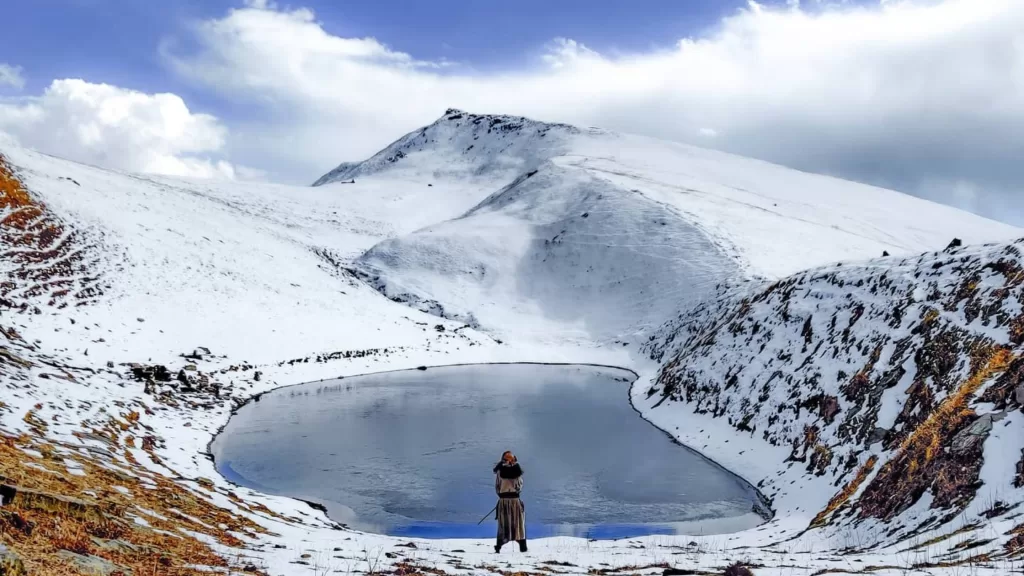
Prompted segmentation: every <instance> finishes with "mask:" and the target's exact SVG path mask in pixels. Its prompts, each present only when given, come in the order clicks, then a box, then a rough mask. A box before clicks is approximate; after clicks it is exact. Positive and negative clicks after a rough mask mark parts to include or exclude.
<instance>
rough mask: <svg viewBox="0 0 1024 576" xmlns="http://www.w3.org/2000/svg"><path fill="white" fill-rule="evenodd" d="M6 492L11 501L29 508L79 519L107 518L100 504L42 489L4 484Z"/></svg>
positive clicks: (100, 519) (96, 519)
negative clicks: (9, 495)
mask: <svg viewBox="0 0 1024 576" xmlns="http://www.w3.org/2000/svg"><path fill="white" fill-rule="evenodd" d="M3 489H4V491H5V493H8V494H11V498H10V500H8V502H9V503H16V504H17V505H18V506H19V507H21V508H23V509H27V510H39V511H42V512H48V513H55V512H57V513H60V514H64V515H67V516H71V517H72V518H77V519H79V520H85V521H89V522H102V521H103V520H104V519H105V518H106V514H104V512H103V510H102V509H101V508H100V505H99V504H95V503H92V502H87V501H85V500H80V499H78V498H71V497H68V496H60V495H58V494H50V493H48V492H43V491H40V490H29V489H26V488H21V487H18V486H13V485H5V486H3Z"/></svg>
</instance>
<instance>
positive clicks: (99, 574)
mask: <svg viewBox="0 0 1024 576" xmlns="http://www.w3.org/2000/svg"><path fill="white" fill-rule="evenodd" d="M57 556H59V557H60V558H61V560H64V561H65V562H67V563H68V564H70V565H72V566H74V567H75V569H77V570H78V571H79V572H81V573H82V574H91V575H94V576H111V575H112V574H115V573H120V574H124V575H125V576H131V573H132V571H131V568H125V567H124V566H118V565H117V564H114V563H113V562H110V561H109V560H105V559H103V558H100V557H99V556H93V555H92V554H76V553H74V552H70V551H68V550H61V551H60V552H57Z"/></svg>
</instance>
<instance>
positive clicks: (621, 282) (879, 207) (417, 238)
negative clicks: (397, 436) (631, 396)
mask: <svg viewBox="0 0 1024 576" xmlns="http://www.w3.org/2000/svg"><path fill="white" fill-rule="evenodd" d="M384 178H403V179H408V180H417V179H418V180H420V181H423V182H428V183H432V184H433V183H436V185H437V186H438V189H437V191H436V192H435V193H434V195H433V198H434V199H435V200H436V201H437V202H438V203H441V204H447V205H454V204H458V203H462V202H466V201H468V200H470V199H471V198H472V196H473V194H472V193H468V192H467V193H466V194H464V195H461V196H459V198H458V202H452V201H451V200H450V198H451V195H449V194H448V193H445V192H443V191H442V190H443V189H444V188H448V187H450V186H451V184H450V183H451V182H459V183H461V184H462V185H466V186H475V187H476V188H477V192H476V197H477V202H479V203H477V204H475V206H472V207H470V206H466V211H465V213H463V214H460V215H458V216H457V217H454V218H452V219H450V220H448V221H445V222H442V223H438V224H434V225H431V226H428V227H425V228H424V229H421V230H418V231H416V232H415V233H413V234H409V235H406V236H402V237H400V238H397V239H389V240H388V241H386V242H384V243H382V244H381V245H378V246H376V247H375V248H374V249H372V250H370V251H369V252H368V253H367V254H366V255H365V256H363V257H362V258H360V259H359V260H357V262H356V263H355V266H354V269H355V271H357V272H358V273H359V274H360V275H361V276H363V277H364V278H366V279H369V280H370V281H371V282H372V283H373V284H374V285H376V286H377V287H378V288H379V289H381V290H382V291H383V292H384V293H386V294H388V295H389V296H391V297H393V298H398V299H402V300H405V301H409V302H412V303H414V304H415V305H416V306H418V307H419V308H420V309H421V310H425V311H431V312H433V313H437V314H441V315H444V316H446V317H450V318H459V319H463V320H466V321H470V322H473V323H476V324H475V325H479V326H481V327H483V328H485V329H487V330H490V331H495V332H498V333H501V334H507V333H509V332H510V331H514V330H515V329H518V328H521V327H523V326H525V325H530V326H531V327H532V328H533V329H535V330H540V331H542V332H544V333H551V332H552V331H559V330H562V333H561V334H558V337H578V338H588V339H592V340H600V341H609V340H614V339H617V338H625V337H628V336H629V335H630V334H637V333H640V332H643V331H645V330H649V329H650V328H652V327H653V326H654V325H657V324H658V323H660V322H661V321H662V319H663V318H664V317H666V315H671V314H672V313H674V312H675V311H678V310H680V309H682V308H684V307H686V306H688V305H691V304H694V303H696V302H699V301H700V300H701V299H702V298H704V297H706V296H708V295H709V294H711V291H712V290H713V288H714V286H715V285H716V284H719V283H725V282H733V281H736V280H738V279H741V278H758V277H767V278H777V277H781V276H783V275H786V274H791V273H793V272H796V271H798V270H802V269H805V268H808V267H811V266H817V265H822V264H825V263H829V262H835V261H840V260H847V259H859V258H867V257H872V256H877V255H880V254H882V253H883V251H888V252H889V253H891V254H894V255H900V254H912V253H915V252H920V251H924V250H929V249H937V248H941V247H942V246H944V245H945V244H946V243H948V242H949V241H950V239H951V238H952V237H953V236H954V235H955V236H957V237H960V238H962V239H964V240H965V241H967V242H979V241H985V240H998V239H1009V238H1012V237H1014V236H1015V235H1017V234H1019V232H1020V231H1019V230H1017V229H1015V228H1013V227H1010V226H1006V225H1003V224H999V223H996V222H992V221H990V220H986V219H983V218H980V217H977V216H974V215H970V214H967V213H964V212H962V211H959V210H956V209H953V208H950V207H947V206H942V205H938V204H934V203H931V202H927V201H924V200H920V199H917V198H913V197H910V196H906V195H903V194H899V193H896V192H892V191H888V190H883V189H880V188H874V187H870V186H864V185H859V184H854V183H851V182H845V181H841V180H836V179H833V178H828V177H824V176H818V175H812V174H806V173H802V172H798V171H794V170H790V169H786V168H783V167H780V166H775V165H771V164H767V163H764V162H759V161H754V160H750V159H745V158H740V157H736V156H731V155H728V154H724V153H720V152H714V151H709V150H703V149H699V148H694V147H690V146H684V145H680V144H674V143H667V142H661V141H657V140H651V139H647V138H641V137H637V136H626V135H619V134H615V133H611V132H606V131H602V130H597V129H589V130H580V129H576V128H573V127H569V126H565V125H550V124H544V123H541V122H536V121H533V120H529V119H525V118H519V117H510V116H488V115H476V114H469V113H466V112H462V111H458V110H449V111H448V112H447V113H446V114H445V116H443V117H442V118H441V119H439V120H438V121H437V122H435V123H434V124H432V125H430V126H427V127H424V128H422V129H420V130H418V131H415V132H412V133H410V134H408V135H406V136H405V137H403V138H401V139H399V140H398V141H396V142H395V143H394V144H392V145H391V146H389V147H388V148H386V149H385V150H383V151H382V152H380V153H379V154H377V155H375V156H374V157H372V158H370V159H369V160H367V161H366V162H363V163H355V164H353V163H347V164H343V165H341V166H339V167H338V169H336V170H335V171H332V172H331V173H329V174H327V175H325V176H324V177H323V178H321V179H320V180H319V181H318V184H320V185H321V186H324V185H327V187H338V188H339V189H340V187H342V186H351V184H345V185H342V184H336V183H335V184H332V183H333V182H339V181H348V180H351V179H354V180H356V184H359V183H373V182H376V181H378V180H380V179H384ZM432 189H433V188H432ZM527 318H529V319H530V320H526V319H527ZM538 321H540V323H538Z"/></svg>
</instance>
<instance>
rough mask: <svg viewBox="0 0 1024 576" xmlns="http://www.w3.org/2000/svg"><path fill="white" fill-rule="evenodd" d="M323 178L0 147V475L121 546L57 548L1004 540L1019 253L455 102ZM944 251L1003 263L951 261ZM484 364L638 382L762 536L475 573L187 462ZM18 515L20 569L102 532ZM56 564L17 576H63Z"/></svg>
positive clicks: (142, 559) (914, 204)
mask: <svg viewBox="0 0 1024 576" xmlns="http://www.w3.org/2000/svg"><path fill="white" fill-rule="evenodd" d="M317 184H318V185H317V186H313V187H289V186H277V185H271V184H253V183H231V182H210V181H188V180H182V179H174V178H160V177H151V176H138V175H132V174H122V173H117V172H111V171H106V170H102V169H99V168H95V167H91V166H84V165H81V164H76V163H73V162H68V161H65V160H61V159H58V158H54V157H51V156H47V155H45V154H40V153H38V152H34V151H31V150H25V149H22V148H19V147H17V146H14V145H11V144H6V143H4V144H0V240H2V244H0V394H2V396H0V477H2V478H0V482H7V481H8V480H7V479H10V478H16V479H18V482H20V483H21V484H23V486H21V487H22V488H25V487H26V486H25V485H27V486H28V487H29V489H30V490H36V491H37V492H39V493H44V495H46V494H48V495H49V496H47V497H50V496H53V495H56V496H60V497H61V498H73V499H75V506H76V507H79V508H80V509H84V510H94V509H98V507H99V506H100V504H99V503H101V502H102V503H103V506H102V509H103V512H102V513H103V514H104V515H107V516H104V518H107V517H108V516H109V517H113V518H112V524H110V525H116V526H117V527H118V532H117V533H116V538H117V539H119V540H121V541H124V542H129V543H134V544H133V545H136V546H137V547H136V548H134V549H130V548H128V547H122V548H121V549H120V550H119V551H117V552H115V553H112V552H111V551H110V549H109V548H105V547H104V546H110V545H111V544H110V541H109V540H110V538H111V537H114V533H106V532H104V533H103V534H105V535H101V536H97V538H99V540H91V539H89V538H85V537H84V536H83V537H82V538H81V539H80V540H76V541H75V543H74V548H75V550H76V551H77V552H75V554H79V555H81V554H84V553H86V552H87V553H89V554H93V555H95V556H102V557H104V558H108V559H110V560H111V561H113V562H120V563H124V564H126V565H131V566H136V567H137V568H145V569H149V568H151V567H152V554H150V552H149V551H150V550H151V549H152V548H149V547H152V546H156V547H158V548H162V547H167V548H166V549H167V550H176V551H180V550H187V551H188V554H189V555H190V556H189V557H187V558H186V557H184V556H181V557H179V556H176V555H175V554H177V552H175V553H173V554H171V555H170V556H167V557H161V559H160V560H161V562H164V561H166V562H169V563H170V564H167V565H172V566H174V567H177V568H181V570H182V572H181V573H188V572H187V570H191V568H186V567H191V566H195V565H202V566H207V567H213V568H215V569H221V570H222V568H224V567H225V566H227V565H228V564H233V563H236V562H237V565H236V566H235V567H236V568H238V569H248V567H249V566H250V565H252V566H255V567H256V568H257V569H262V568H265V569H266V570H265V571H266V572H268V573H271V574H306V573H309V571H310V565H311V563H310V555H311V552H310V551H311V550H312V551H313V552H315V553H317V554H319V551H324V552H325V553H326V555H327V557H328V558H338V557H341V558H345V559H346V561H349V562H351V564H350V565H349V566H348V569H349V570H350V571H363V572H382V571H384V570H393V571H401V572H402V573H415V572H417V571H420V572H421V571H423V569H422V566H420V564H423V565H424V566H427V568H429V571H431V573H437V571H438V570H441V571H443V572H445V573H452V574H456V573H458V574H462V573H467V572H475V573H476V572H488V573H497V572H504V573H511V572H516V571H523V572H527V571H530V572H540V571H551V570H555V568H557V570H556V571H559V572H562V573H587V572H592V573H598V572H600V573H612V572H615V570H614V569H612V568H610V566H614V567H620V568H623V569H626V568H628V570H629V571H630V572H637V573H647V574H653V573H660V572H661V571H662V570H663V569H664V568H665V566H683V565H685V566H684V567H685V568H687V569H692V570H694V571H696V572H697V573H712V571H713V570H717V571H720V569H721V566H723V565H724V564H726V563H727V562H731V561H733V560H736V559H750V560H753V561H754V562H756V563H758V564H762V565H764V566H765V568H760V569H758V575H759V576H763V575H764V574H768V575H769V576H775V575H778V576H781V575H783V574H787V575H788V574H804V573H812V572H815V571H817V572H818V573H824V572H839V571H841V570H843V569H847V568H850V566H857V565H856V564H851V562H860V563H862V564H861V565H863V566H892V565H896V564H900V561H899V558H900V556H899V554H901V553H904V552H906V550H907V549H909V545H908V544H907V543H906V542H903V543H900V542H899V540H900V538H902V537H903V536H905V535H907V534H909V533H919V534H921V538H922V540H921V541H920V542H919V543H917V544H920V546H917V544H915V546H917V548H916V550H922V549H923V550H933V551H935V553H936V554H953V555H954V556H949V557H948V558H949V559H956V558H957V556H955V555H959V556H958V558H959V559H961V560H962V559H964V558H966V557H967V556H971V555H974V554H976V553H979V551H984V552H985V553H987V554H996V553H997V552H998V553H1009V554H1020V551H1021V548H1022V547H1024V545H1022V544H1021V539H1022V538H1024V536H1021V534H1022V533H1024V527H1022V526H1021V525H1020V519H1019V518H1014V517H1013V516H1014V514H1019V513H1020V512H1019V510H1020V509H1019V507H1018V506H1019V505H1020V504H1021V503H1022V502H1024V495H1022V494H1021V492H1020V490H1021V488H1020V486H1019V483H1020V482H1021V480H1020V470H1019V466H1021V464H1018V462H1019V461H1020V454H1021V449H1022V448H1024V445H1022V444H1024V442H1021V436H1020V429H1021V427H1020V424H1021V422H1020V419H1021V413H1020V404H1021V400H1022V399H1021V397H1020V396H1019V395H1018V394H1019V393H1018V390H1019V384H1020V370H1019V363H1020V359H1019V355H1020V353H1021V350H1020V348H1021V340H1020V333H1021V326H1022V320H1021V305H1022V302H1021V294H1022V293H1024V290H1022V289H1021V272H1020V266H1021V264H1022V263H1021V259H1020V253H1021V252H1020V251H1021V246H1020V242H1019V241H1018V242H1016V243H1014V239H1016V238H1020V237H1024V231H1021V230H1019V229H1016V228H1013V227H1010V226H1006V225H1002V224H999V223H996V222H992V221H989V220H985V219H982V218H979V217H977V216H974V215H971V214H967V213H964V212H961V211H958V210H955V209H953V208H949V207H945V206H940V205H936V204H933V203H930V202H926V201H923V200H919V199H916V198H912V197H909V196H905V195H902V194H899V193H896V192H892V191H888V190H882V189H879V188H873V187H869V186H863V185H859V184H854V183H850V182H844V181H840V180H836V179H833V178H828V177H823V176H817V175H812V174H806V173H801V172H796V171H793V170H789V169H786V168H783V167H779V166H774V165H771V164H766V163H763V162H758V161H754V160H749V159H744V158H739V157H735V156H730V155H727V154H723V153H719V152H713V151H708V150H702V149H698V148H693V147H689V146H684V145H680V144H672V143H666V142H659V141H655V140H651V139H646V138H640V137H636V136H626V135H620V134H614V133H610V132H606V131H601V130H596V129H578V128H574V127H570V126H564V125H553V124H545V123H541V122H535V121H531V120H527V119H523V118H515V117H508V116H481V115H474V114H469V113H465V112H460V111H454V110H453V111H449V112H448V113H446V114H445V115H444V116H443V117H442V118H441V119H439V120H438V121H437V122H435V123H434V124H432V125H431V126H428V127H425V128H423V129H421V130H417V131H416V132H413V133H411V134H409V135H407V136H405V137H404V138H402V139H400V140H398V141H397V142H395V144H393V145H392V146H390V147H388V148H387V149H385V150H384V151H382V152H381V153H379V154H377V155H375V156H374V157H372V158H371V159H369V160H367V161H365V162H358V163H346V164H343V165H341V166H339V167H338V168H337V169H336V170H334V171H332V172H331V173H330V174H328V175H325V176H324V177H323V178H321V179H320V180H319V181H318V182H317ZM953 237H957V238H959V239H962V240H963V241H964V242H965V243H969V244H980V243H983V242H1001V243H996V244H988V245H983V246H973V247H964V248H950V249H949V250H943V249H944V247H946V246H947V245H948V244H949V243H950V240H951V239H952V238H953ZM883 252H888V253H889V254H890V256H886V257H884V258H882V257H880V256H881V255H882V253H883ZM840 262H841V264H840ZM407 304H412V305H413V306H412V307H410V306H408V305H407ZM415 308H420V310H417V309H415ZM439 316H442V317H443V318H439ZM478 328H479V329H478ZM624 343H625V344H630V345H628V346H623V345H622V344H624ZM636 344H643V346H638V345H636ZM489 361H538V362H593V363H601V364H613V365H620V366H624V367H630V368H632V369H634V370H636V371H637V372H638V373H639V374H640V378H639V379H638V381H637V384H636V385H635V386H634V389H633V402H634V405H635V406H636V407H637V408H638V409H639V410H640V411H641V413H642V414H643V415H644V417H646V418H648V419H650V420H651V421H653V422H654V423H656V424H657V425H658V426H660V427H661V428H663V429H664V430H665V431H667V432H669V433H670V434H672V435H673V436H675V437H677V438H679V439H680V440H682V441H684V442H686V443H688V444H689V445H691V446H693V447H694V448H696V449H698V450H702V451H704V452H705V453H706V454H707V455H708V456H710V457H711V458H713V459H715V460H716V461H718V462H720V463H722V464H724V465H726V466H727V467H728V468H730V469H731V470H733V471H735V472H737V473H738V474H740V475H742V476H743V477H745V478H747V479H748V480H750V481H752V482H753V483H755V484H759V485H760V487H761V488H762V490H763V491H764V492H765V493H766V494H768V495H770V496H771V497H773V498H774V508H775V510H776V512H777V514H776V517H775V519H774V520H772V522H770V523H768V524H766V525H765V526H762V527H760V528H759V529H758V530H754V531H748V532H744V533H740V534H736V535H730V536H727V537H723V539H718V538H714V537H690V536H686V537H682V536H680V537H657V538H652V539H644V540H642V541H631V542H609V543H585V542H583V543H581V542H579V541H575V540H568V539H555V540H552V541H549V542H540V543H537V544H536V545H534V546H531V554H532V556H530V557H528V558H524V559H523V560H522V561H521V562H518V563H515V564H510V565H508V566H505V565H502V566H500V567H499V566H495V565H494V564H493V562H492V560H493V556H492V555H490V554H489V553H488V551H490V550H491V543H489V542H475V541H474V542H462V541H453V542H434V543H423V542H420V543H419V549H418V550H417V551H416V554H418V556H410V555H409V553H410V550H412V549H411V548H409V547H403V546H399V544H400V543H401V541H399V540H396V539H393V538H387V537H382V536H374V535H367V534H359V533H352V532H347V533H344V535H343V537H339V533H338V532H337V531H335V530H333V529H332V527H331V525H330V523H329V522H327V521H326V520H325V518H324V517H323V516H321V515H319V514H318V513H315V512H313V511H311V510H310V509H309V508H308V507H307V506H306V505H305V504H301V503H295V502H294V501H291V500H289V499H286V498H281V497H275V496H269V495H265V494H259V493H257V492H255V491H252V490H248V489H244V488H239V487H237V486H232V485H230V484H229V483H228V482H227V481H226V480H224V479H223V478H220V477H219V476H218V475H217V473H216V471H215V469H214V467H213V465H212V463H211V462H210V461H209V460H208V459H207V458H206V457H205V451H206V446H207V444H208V442H209V441H210V439H211V437H212V435H213V434H215V433H216V431H217V429H218V428H219V427H220V426H221V425H223V424H224V423H225V422H226V420H227V418H228V417H229V415H230V412H231V409H232V408H233V407H234V406H235V405H236V404H237V403H238V402H240V401H242V399H244V398H249V397H252V396H254V395H257V397H258V394H259V393H261V392H264V391H267V390H270V389H273V388H276V387H278V386H281V385H284V384H293V383H299V382H308V381H313V380H317V379H323V378H333V377H336V376H338V375H350V374H359V373H366V372H373V371H379V370H387V369H402V368H413V367H417V366H425V365H439V364H452V363H460V362H466V363H472V362H489ZM979 453H980V454H981V455H982V456H983V460H979V459H978V455H979ZM979 462H980V464H979ZM172 479H173V480H172ZM154 487H159V490H155V489H154ZM50 493H53V494H50ZM55 501H58V502H65V503H66V501H64V500H60V499H59V498H58V499H56V500H55ZM996 503H1001V504H1000V505H998V506H997V505H996ZM990 504H991V505H990ZM1004 505H1005V506H1004ZM14 506H15V511H16V512H17V513H18V514H22V515H25V516H27V517H28V518H29V519H30V520H31V519H32V518H35V519H36V520H40V522H39V523H38V524H37V526H36V528H35V532H33V533H32V535H31V536H29V535H24V534H22V532H23V531H24V530H23V527H24V526H26V525H25V524H19V525H20V526H22V528H18V527H17V526H15V525H14V524H10V522H13V521H12V520H11V518H13V516H11V515H10V514H8V510H9V508H7V507H5V508H4V514H2V515H0V524H2V525H0V528H2V529H0V537H3V538H4V540H3V542H4V543H5V544H6V545H7V546H9V547H10V548H12V549H13V550H14V551H15V552H16V553H21V554H23V555H24V553H25V551H26V550H28V551H32V552H38V551H40V550H44V549H45V546H46V545H47V544H45V543H46V542H48V541H47V540H45V539H46V538H48V537H49V536H50V535H52V534H56V536H55V537H54V541H55V542H59V543H65V545H67V544H66V538H67V534H68V533H69V531H68V529H67V528H66V527H67V526H68V525H69V524H68V522H72V525H73V527H76V528H75V529H76V530H77V529H78V528H81V530H83V532H81V533H79V536H81V535H82V534H87V535H89V536H92V535H94V534H93V533H92V532H89V530H93V528H95V526H93V525H91V524H88V523H84V524H74V523H73V522H77V520H75V519H67V518H65V519H64V520H63V521H62V522H64V523H63V524H61V523H54V522H51V521H49V520H47V519H46V518H47V517H46V516H44V515H42V513H40V512H39V510H38V509H32V508H30V507H28V505H24V506H22V505H21V504H18V503H17V502H15V504H14ZM19 506H22V507H20V508H19ZM62 506H63V505H62ZM957 512H960V513H961V514H962V517H963V518H965V519H967V520H965V522H969V523H971V525H972V526H973V528H972V530H973V531H964V530H961V526H959V525H956V524H957V521H948V520H949V518H950V517H951V516H952V515H953V514H955V513H957ZM33 514H35V515H36V516H33ZM90 514H91V512H90ZM19 518H20V516H19ZM855 520H860V521H861V523H860V524H856V523H855ZM944 520H945V521H946V522H945V523H943V521H944ZM5 522H6V523H7V524H4V523H5ZM811 525H813V526H815V527H820V528H816V529H813V530H809V531H807V529H808V527H809V526H811ZM103 526H104V527H108V525H107V524H104V525H103ZM224 526H227V527H228V528H223V527H224ZM17 530H21V531H22V532H18V531H17ZM863 530H866V531H868V533H867V534H866V535H864V534H862V533H861V531H863ZM805 531H806V532H805ZM801 533H803V534H802V535H801ZM965 534H968V536H964V535H965ZM794 538H795V540H794ZM963 538H969V540H964V539H963ZM691 542H693V543H696V544H695V545H694V544H691ZM793 542H797V543H798V544H792V543H793ZM844 542H847V544H844ZM182 543H184V544H182ZM876 544H877V546H876ZM793 546H799V549H795V548H793ZM2 548H3V547H0V560H2V559H3V558H4V554H6V552H5V551H4V550H3V549H2ZM841 548H852V549H856V550H855V551H848V552H849V554H847V555H840V554H838V553H837V551H838V550H839V549H841ZM132 550H134V551H132ZM368 550H380V551H381V554H377V557H376V559H373V558H371V556H370V553H369V552H368ZM709 550H712V551H709ZM52 552H54V554H53V557H52V558H51V557H50V556H46V557H45V558H44V557H40V558H30V559H29V560H30V561H31V562H29V563H30V564H31V565H30V568H32V569H34V570H35V571H36V573H59V572H57V566H59V562H60V561H61V558H64V560H66V559H67V556H66V554H65V555H64V556H61V555H60V551H58V550H52ZM65 552H67V550H65ZM915 553H916V552H915ZM851 554H855V556H853V555H851ZM994 557H995V556H993V558H994ZM232 558H234V559H236V560H231V559H232ZM238 558H241V560H237V559H238ZM218 559H219V560H218ZM86 560H88V558H87V559H86ZM1004 560H1006V559H1005V558H1004ZM1001 561H1002V560H1001ZM1006 561H1007V562H1009V561H1011V560H1006ZM33 562H34V564H33ZM135 562H138V563H137V564H136V563H135ZM146 562H149V564H147V563H146ZM378 562H379V564H378ZM424 563H426V564H424ZM910 564H911V563H908V566H909V565H910ZM912 564H913V565H918V566H923V565H925V562H923V561H921V562H918V561H917V560H915V561H914V563H912ZM162 565H163V564H162ZM793 566H800V567H802V568H799V569H797V570H796V571H794V569H793ZM992 566H994V568H992V569H993V570H994V571H993V572H991V573H992V574H1005V573H1006V572H1005V570H1004V571H1003V572H999V570H1000V569H1003V568H1005V567H1006V566H1007V564H1005V563H1004V564H999V565H996V564H993V565H992ZM146 567H149V568H146ZM335 568H337V569H344V566H338V565H336V566H335ZM805 568H806V569H805ZM1011 568H1012V565H1011ZM928 569H931V568H930V567H929V568H928ZM222 571H223V570H222ZM602 571H603V572H602ZM823 571H824V572H823ZM950 574H952V572H950Z"/></svg>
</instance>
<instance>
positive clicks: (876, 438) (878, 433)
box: [867, 426, 889, 446]
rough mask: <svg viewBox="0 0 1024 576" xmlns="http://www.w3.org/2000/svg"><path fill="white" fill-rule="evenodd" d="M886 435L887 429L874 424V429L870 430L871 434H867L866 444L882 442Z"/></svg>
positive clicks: (887, 433)
mask: <svg viewBox="0 0 1024 576" xmlns="http://www.w3.org/2000/svg"><path fill="white" fill-rule="evenodd" d="M888 435H889V430H887V429H886V428H882V427H880V426H876V427H875V429H874V430H872V431H871V434H869V435H868V441H867V445H868V446H871V445H872V444H875V443H877V442H884V441H885V437H886V436H888Z"/></svg>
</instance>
